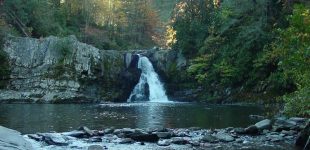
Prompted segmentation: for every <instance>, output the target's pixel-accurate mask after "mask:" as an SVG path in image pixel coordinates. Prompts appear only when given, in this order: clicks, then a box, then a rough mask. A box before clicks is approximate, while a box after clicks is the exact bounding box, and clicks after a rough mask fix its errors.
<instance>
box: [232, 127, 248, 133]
mask: <svg viewBox="0 0 310 150" xmlns="http://www.w3.org/2000/svg"><path fill="white" fill-rule="evenodd" d="M234 132H235V133H237V134H246V131H245V129H244V128H235V129H234Z"/></svg>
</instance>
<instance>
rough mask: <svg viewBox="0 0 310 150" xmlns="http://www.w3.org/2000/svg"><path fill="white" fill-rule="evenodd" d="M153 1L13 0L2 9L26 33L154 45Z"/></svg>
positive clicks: (118, 45)
mask: <svg viewBox="0 0 310 150" xmlns="http://www.w3.org/2000/svg"><path fill="white" fill-rule="evenodd" d="M150 1H151V0H144V1H141V0H134V1H132V0H128V1H127V0H126V1H124V0H91V1H89V0H65V1H62V0H9V1H4V5H3V9H2V8H1V11H3V12H4V13H3V14H4V15H5V16H6V21H7V22H8V23H9V24H10V25H12V26H13V27H14V28H15V29H16V30H17V31H19V32H20V34H21V35H24V36H31V37H36V38H39V37H45V36H49V35H55V36H68V35H72V34H73V35H75V36H76V37H77V38H78V39H79V40H80V41H82V42H86V43H88V44H93V45H94V46H97V47H99V48H102V49H123V48H129V47H130V48H132V47H133V48H144V47H150V46H153V45H154V42H155V40H154V39H155V38H156V36H157V30H159V22H158V21H159V18H158V15H157V12H156V11H155V10H154V9H153V8H152V6H151V3H150ZM1 14H2V13H1Z"/></svg>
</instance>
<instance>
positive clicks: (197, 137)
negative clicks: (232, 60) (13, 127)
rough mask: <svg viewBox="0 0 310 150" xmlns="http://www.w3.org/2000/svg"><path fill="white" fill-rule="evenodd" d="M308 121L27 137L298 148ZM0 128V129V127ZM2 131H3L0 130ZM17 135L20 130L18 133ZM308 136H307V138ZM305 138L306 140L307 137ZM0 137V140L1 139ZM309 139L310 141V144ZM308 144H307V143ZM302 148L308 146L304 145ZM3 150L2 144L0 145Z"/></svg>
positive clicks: (120, 145)
mask: <svg viewBox="0 0 310 150" xmlns="http://www.w3.org/2000/svg"><path fill="white" fill-rule="evenodd" d="M309 122H310V120H309V118H297V117H293V118H289V119H286V118H283V117H282V118H281V117H279V118H275V119H273V120H269V119H264V120H262V121H259V122H257V123H256V124H254V125H250V126H249V127H247V128H233V127H227V128H222V129H202V128H198V127H191V128H174V129H171V128H146V129H139V128H136V129H132V128H122V129H115V128H105V129H101V130H91V129H89V128H87V127H85V126H84V127H80V128H78V129H76V130H73V131H69V132H61V133H57V132H50V133H36V134H25V135H23V136H22V137H23V139H25V140H26V141H28V142H29V143H30V145H31V146H32V147H33V149H42V150H52V149H59V150H61V149H72V150H73V149H85V150H87V149H98V150H99V149H112V150H113V149H137V150H139V149H154V150H156V149H184V150H185V149H224V150H226V149H227V150H228V149H258V150H265V149H270V150H273V149H283V150H284V149H285V150H286V149H296V148H298V147H296V145H295V143H298V140H299V141H300V139H301V138H302V137H301V136H304V137H305V136H308V137H309V132H310V131H309V127H310V124H309ZM0 129H1V128H0ZM0 132H1V130H0ZM15 132H17V131H15ZM303 133H306V134H307V135H304V134H303ZM304 137H303V138H304ZM1 138H3V137H1V134H0V140H1ZM309 140H310V139H308V141H309ZM304 144H306V143H304ZM297 146H301V147H299V148H300V149H303V147H305V148H306V146H310V145H309V142H308V145H306V146H302V145H301V144H299V145H297ZM0 148H1V143H0Z"/></svg>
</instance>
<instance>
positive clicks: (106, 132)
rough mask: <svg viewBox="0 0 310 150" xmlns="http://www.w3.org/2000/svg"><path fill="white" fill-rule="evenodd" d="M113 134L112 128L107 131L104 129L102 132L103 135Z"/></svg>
mask: <svg viewBox="0 0 310 150" xmlns="http://www.w3.org/2000/svg"><path fill="white" fill-rule="evenodd" d="M113 132H114V128H108V129H105V130H104V133H105V134H111V133H113Z"/></svg>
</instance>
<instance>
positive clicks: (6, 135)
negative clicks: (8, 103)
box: [0, 126, 33, 150]
mask: <svg viewBox="0 0 310 150" xmlns="http://www.w3.org/2000/svg"><path fill="white" fill-rule="evenodd" d="M0 149H1V150H2V149H3V150H32V149H33V148H32V145H31V144H30V143H29V142H28V141H26V140H25V139H24V138H23V137H22V136H21V133H20V132H18V131H15V130H12V129H8V128H5V127H2V126H0Z"/></svg>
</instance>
